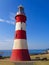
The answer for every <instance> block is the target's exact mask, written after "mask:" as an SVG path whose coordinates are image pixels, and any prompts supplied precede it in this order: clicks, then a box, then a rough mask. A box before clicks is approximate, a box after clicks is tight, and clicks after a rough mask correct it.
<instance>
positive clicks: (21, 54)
mask: <svg viewBox="0 0 49 65" xmlns="http://www.w3.org/2000/svg"><path fill="white" fill-rule="evenodd" d="M10 60H11V61H28V60H30V56H29V52H28V50H27V49H15V50H12V55H11V58H10Z"/></svg>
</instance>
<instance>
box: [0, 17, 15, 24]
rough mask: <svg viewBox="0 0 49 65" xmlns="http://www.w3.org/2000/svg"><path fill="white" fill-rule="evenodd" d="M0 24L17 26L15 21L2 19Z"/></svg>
mask: <svg viewBox="0 0 49 65" xmlns="http://www.w3.org/2000/svg"><path fill="white" fill-rule="evenodd" d="M0 22H5V23H8V24H12V25H15V21H12V20H4V19H1V18H0Z"/></svg>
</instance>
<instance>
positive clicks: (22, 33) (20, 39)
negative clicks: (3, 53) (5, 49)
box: [10, 6, 30, 61]
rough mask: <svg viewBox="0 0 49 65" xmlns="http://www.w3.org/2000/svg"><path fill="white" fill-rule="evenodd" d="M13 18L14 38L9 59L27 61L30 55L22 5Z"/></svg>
mask: <svg viewBox="0 0 49 65" xmlns="http://www.w3.org/2000/svg"><path fill="white" fill-rule="evenodd" d="M15 19H16V28H15V39H14V46H13V50H12V55H11V58H10V59H11V60H12V61H29V60H30V56H29V52H28V47H27V39H26V16H25V13H24V8H23V7H22V6H19V7H18V12H17V14H16V17H15Z"/></svg>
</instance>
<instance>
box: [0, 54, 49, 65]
mask: <svg viewBox="0 0 49 65" xmlns="http://www.w3.org/2000/svg"><path fill="white" fill-rule="evenodd" d="M30 57H31V59H35V58H36V57H40V58H44V57H46V58H47V59H49V54H43V55H41V54H40V55H31V56H30ZM0 65H49V60H48V61H46V60H44V61H23V62H22V61H21V62H20V61H18V62H11V61H10V60H9V59H8V60H5V59H2V60H0Z"/></svg>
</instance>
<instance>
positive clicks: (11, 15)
mask: <svg viewBox="0 0 49 65" xmlns="http://www.w3.org/2000/svg"><path fill="white" fill-rule="evenodd" d="M9 17H10V19H11V20H15V13H12V12H11V13H10V15H9Z"/></svg>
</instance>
